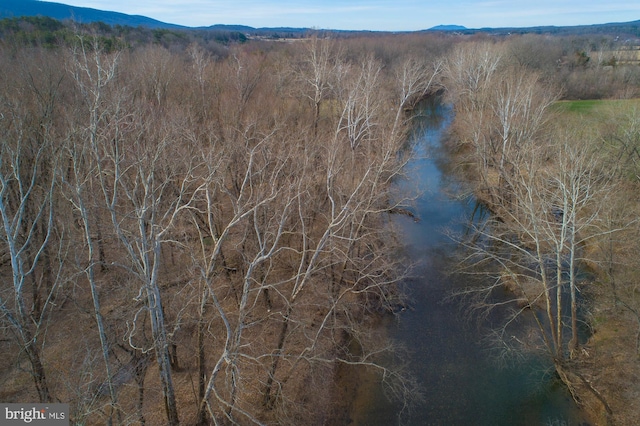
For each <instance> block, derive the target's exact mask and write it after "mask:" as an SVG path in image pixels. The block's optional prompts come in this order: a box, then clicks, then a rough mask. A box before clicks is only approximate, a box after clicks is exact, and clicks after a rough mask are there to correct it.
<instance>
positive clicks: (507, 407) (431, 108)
mask: <svg viewBox="0 0 640 426" xmlns="http://www.w3.org/2000/svg"><path fill="white" fill-rule="evenodd" d="M452 118H453V112H452V110H451V108H450V107H448V106H446V105H443V104H441V103H439V102H437V101H434V102H432V103H430V104H428V105H426V106H425V109H424V112H423V113H422V114H421V118H420V119H419V122H420V125H419V129H418V131H417V132H416V134H415V136H414V137H415V138H416V139H415V142H416V143H415V144H414V145H413V148H412V149H414V150H415V152H414V154H415V159H414V160H412V161H411V163H410V164H409V165H408V166H407V169H406V172H407V177H406V179H405V180H403V181H401V182H398V183H397V188H396V191H397V192H398V194H400V193H406V192H412V191H415V190H418V191H420V193H421V195H420V196H419V197H418V199H417V200H416V203H415V213H416V214H417V216H418V217H419V219H420V220H419V221H418V222H416V221H414V220H413V219H412V218H409V217H406V216H404V215H395V217H394V221H395V222H396V225H397V226H398V227H399V228H400V231H401V233H402V235H403V237H404V242H405V245H406V250H407V252H408V253H409V256H410V258H411V260H412V261H414V262H417V263H418V266H417V268H416V270H415V273H414V274H412V277H413V278H411V279H410V280H409V281H408V282H407V286H408V289H409V292H410V295H411V305H410V308H409V309H407V310H406V311H405V312H402V313H401V314H399V315H397V318H393V319H390V320H389V321H388V322H387V323H386V324H385V325H384V327H386V328H387V331H388V333H389V335H390V337H391V338H392V339H393V340H395V341H396V342H398V343H400V344H402V345H404V346H405V347H407V348H408V350H409V353H410V354H409V355H408V356H407V357H408V358H409V359H408V360H407V361H408V362H409V368H410V371H411V375H412V377H414V378H415V379H416V380H417V381H418V382H419V384H420V385H421V387H422V388H423V393H424V398H423V399H422V400H421V401H420V402H419V403H418V404H417V405H416V406H415V407H414V408H413V409H412V410H410V411H407V410H403V409H402V407H401V406H400V405H398V404H394V403H390V402H389V401H388V400H387V399H386V398H385V397H384V396H383V394H382V392H381V390H380V387H379V386H378V387H376V386H375V385H374V386H373V388H374V390H369V391H368V393H366V394H367V395H368V396H367V397H366V399H367V403H364V404H362V403H361V404H359V406H360V407H361V408H359V409H357V412H354V413H353V414H352V416H351V418H352V424H360V425H394V424H398V423H399V422H400V420H399V417H401V418H402V422H403V423H406V424H411V425H447V426H450V425H479V426H480V425H490V426H500V425H504V426H518V425H523V426H524V425H572V426H576V425H583V424H588V423H587V422H586V420H585V419H584V418H583V417H582V415H581V413H580V411H579V410H578V409H577V407H576V405H575V403H574V402H573V400H572V399H571V397H570V395H569V394H568V392H567V391H566V389H565V388H564V387H563V386H562V385H561V384H559V383H558V382H557V381H556V380H554V375H553V374H552V368H551V365H550V364H549V363H548V362H546V361H545V360H544V359H536V358H533V357H532V356H531V357H529V358H525V359H524V360H520V361H519V362H517V363H511V362H509V363H505V362H501V361H499V358H498V357H496V353H497V352H496V351H495V350H491V349H490V345H487V343H486V341H484V340H483V339H482V336H484V335H485V332H486V331H488V328H487V327H488V325H487V324H486V323H481V322H479V321H476V320H470V319H469V318H468V316H466V315H464V309H463V306H461V302H460V301H456V300H455V299H454V300H453V301H445V300H447V299H450V298H448V296H450V295H451V292H452V291H453V290H455V289H456V288H463V287H466V286H467V285H468V283H467V282H465V279H464V277H458V278H456V277H455V275H454V276H452V275H451V274H449V273H448V272H450V271H451V270H452V268H454V265H453V263H454V261H453V259H452V257H453V256H452V255H453V254H454V252H455V250H456V247H455V244H454V243H453V242H452V241H451V240H450V239H449V238H448V237H447V236H446V235H445V233H444V232H443V231H445V230H446V229H449V230H452V231H453V232H456V231H460V230H462V229H463V227H464V223H465V221H468V220H469V217H470V216H471V215H472V211H474V207H475V201H474V200H473V199H472V198H471V197H462V196H460V195H459V194H460V191H459V189H460V188H459V183H458V182H457V181H456V180H455V178H454V177H453V176H452V174H451V173H448V172H447V171H446V155H445V154H444V153H443V150H442V149H441V148H442V142H443V138H444V137H445V135H446V131H447V128H448V127H449V125H450V123H451V120H452ZM499 314H500V313H499V312H497V315H498V316H499ZM494 320H498V318H494ZM364 386H366V385H364ZM362 407H364V408H362Z"/></svg>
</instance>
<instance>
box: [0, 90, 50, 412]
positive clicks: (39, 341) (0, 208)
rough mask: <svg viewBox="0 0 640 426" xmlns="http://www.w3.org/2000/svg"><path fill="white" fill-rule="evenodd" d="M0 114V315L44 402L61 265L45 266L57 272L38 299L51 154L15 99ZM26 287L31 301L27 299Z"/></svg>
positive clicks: (47, 394)
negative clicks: (5, 270) (6, 266)
mask: <svg viewBox="0 0 640 426" xmlns="http://www.w3.org/2000/svg"><path fill="white" fill-rule="evenodd" d="M0 108H2V110H0V126H2V142H1V143H0V218H1V220H2V233H1V234H0V236H1V238H2V243H3V250H4V251H5V253H6V255H7V256H8V259H9V263H10V265H11V268H10V271H11V272H10V274H11V278H10V279H9V280H7V283H10V285H9V286H7V287H6V288H5V287H4V286H3V288H2V294H1V295H0V311H1V312H2V314H3V317H4V318H3V319H4V321H7V322H8V324H9V326H10V328H11V330H12V331H13V332H14V333H15V336H16V338H17V341H18V344H19V345H20V350H21V351H24V353H25V354H26V356H27V358H28V360H29V365H30V373H31V375H32V377H33V380H34V384H35V386H36V390H37V392H38V398H39V400H40V401H41V402H50V401H52V400H53V396H52V394H51V391H50V388H49V383H48V381H47V375H46V372H45V367H44V363H43V360H42V351H43V345H44V342H45V341H46V338H45V334H46V321H47V318H48V315H49V312H50V310H51V307H52V301H53V297H54V295H55V292H56V291H57V289H58V285H59V283H60V276H59V273H60V272H61V266H62V265H61V264H60V265H57V266H55V265H54V264H52V263H50V264H49V265H47V266H48V267H50V268H51V267H53V268H57V270H56V269H54V270H53V271H48V272H47V273H49V274H51V277H50V279H51V281H50V282H49V283H48V284H47V286H46V289H45V292H44V297H43V298H41V297H40V292H41V288H42V287H41V286H42V284H43V283H42V281H41V280H42V279H43V277H44V273H43V260H44V259H45V251H46V249H47V247H48V246H49V245H50V244H52V243H53V244H56V243H57V241H58V239H57V238H56V237H54V235H55V234H56V232H57V231H56V229H55V228H56V223H55V221H54V200H55V183H56V179H57V175H58V167H59V165H58V164H57V153H56V150H55V149H54V148H53V146H52V141H51V139H50V138H49V137H47V136H48V135H46V134H45V135H44V138H40V137H38V136H37V133H36V134H34V133H33V128H30V127H29V125H28V121H29V120H28V117H29V112H28V111H27V110H26V109H25V108H24V105H22V106H21V104H20V103H19V102H18V101H17V100H16V99H7V98H4V99H2V105H1V106H0ZM37 130H39V129H37ZM59 249H60V250H61V249H62V247H59ZM60 254H62V251H60ZM30 286H31V289H32V292H31V295H32V297H29V294H28V291H29V288H30Z"/></svg>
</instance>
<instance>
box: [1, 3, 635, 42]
mask: <svg viewBox="0 0 640 426" xmlns="http://www.w3.org/2000/svg"><path fill="white" fill-rule="evenodd" d="M21 16H46V17H49V18H53V19H57V20H60V21H64V20H74V21H76V22H80V23H91V22H104V23H105V24H108V25H122V26H130V27H140V26H142V27H148V28H154V29H155V28H163V29H184V30H187V29H197V30H213V31H231V32H240V33H243V34H248V35H256V36H270V37H274V36H275V37H289V36H294V37H295V36H300V35H304V33H306V32H308V31H311V30H310V29H309V28H288V27H287V28H284V27H282V28H280V27H279V28H253V27H249V26H246V25H222V24H216V25H211V26H208V27H197V28H193V27H186V26H182V25H176V24H169V23H166V22H161V21H158V20H155V19H151V18H147V17H145V16H140V15H127V14H125V13H119V12H107V11H104V10H98V9H92V8H88V7H76V6H69V5H66V4H62V3H53V2H48V1H39V0H0V19H2V18H18V17H21ZM320 31H330V32H339V33H359V32H360V33H362V32H363V31H340V30H327V29H324V30H320ZM426 31H450V32H460V33H463V34H475V33H479V32H482V33H488V34H494V35H509V34H525V33H538V34H555V35H581V34H603V35H604V34H611V35H616V36H619V37H625V38H627V37H634V38H640V21H632V22H620V23H608V24H596V25H578V26H566V27H554V26H540V27H529V28H480V29H470V28H466V27H464V26H461V25H437V26H435V27H432V28H429V29H428V30H426ZM364 32H368V31H364Z"/></svg>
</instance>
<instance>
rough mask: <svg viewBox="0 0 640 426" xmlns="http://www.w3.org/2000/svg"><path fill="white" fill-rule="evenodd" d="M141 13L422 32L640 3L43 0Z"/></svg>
mask: <svg viewBox="0 0 640 426" xmlns="http://www.w3.org/2000/svg"><path fill="white" fill-rule="evenodd" d="M38 1H44V2H48V3H61V4H65V5H69V6H76V7H88V8H92V9H98V10H103V11H109V12H119V13H125V14H128V15H141V16H145V17H148V18H152V19H155V20H158V21H162V22H164V23H167V24H174V25H182V26H186V27H208V26H212V25H218V24H220V25H245V26H250V27H254V28H266V27H270V28H276V27H291V28H318V29H325V30H346V31H349V30H351V31H419V30H425V29H429V28H433V27H437V26H440V25H445V26H447V25H458V26H464V27H466V28H468V29H481V28H526V27H541V26H577V25H594V24H606V23H614V22H629V21H635V20H638V19H640V2H638V3H637V4H636V3H633V4H631V3H630V2H628V1H614V2H613V3H609V4H607V5H603V4H601V3H600V2H596V1H594V0H587V1H584V0H562V1H553V0H540V1H539V2H537V3H534V4H532V3H531V2H528V1H527V2H524V1H515V2H513V1H508V0H465V1H463V2H451V1H446V0H433V1H432V2H431V3H430V4H423V2H420V1H418V0H394V1H390V0H377V1H376V0H373V1H372V0H369V1H362V0H356V1H351V2H349V3H345V2H339V1H337V0H330V1H325V2H320V1H317V0H316V1H312V2H309V3H308V4H306V5H304V6H300V5H299V4H298V3H296V2H293V1H292V0H271V1H264V0H237V1H235V2H233V3H231V4H229V2H224V1H219V0H189V1H186V2H182V3H180V4H176V3H175V2H173V1H169V0H155V1H152V0H138V1H137V2H135V3H133V2H130V1H129V0H58V1H50V0H38Z"/></svg>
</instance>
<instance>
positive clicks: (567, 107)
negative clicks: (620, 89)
mask: <svg viewBox="0 0 640 426" xmlns="http://www.w3.org/2000/svg"><path fill="white" fill-rule="evenodd" d="M633 107H636V108H637V107H640V99H587V100H579V101H559V102H557V103H556V104H555V108H557V109H558V110H559V111H563V112H568V113H575V114H592V113H598V112H601V111H602V110H603V109H605V108H606V109H609V110H610V109H622V110H626V109H628V108H633Z"/></svg>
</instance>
